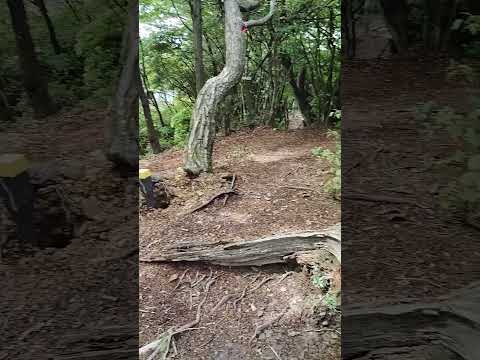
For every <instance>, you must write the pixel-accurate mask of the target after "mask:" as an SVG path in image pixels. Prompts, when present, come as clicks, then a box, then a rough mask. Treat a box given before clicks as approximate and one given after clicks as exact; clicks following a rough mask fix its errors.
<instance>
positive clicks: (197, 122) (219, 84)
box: [184, 0, 276, 176]
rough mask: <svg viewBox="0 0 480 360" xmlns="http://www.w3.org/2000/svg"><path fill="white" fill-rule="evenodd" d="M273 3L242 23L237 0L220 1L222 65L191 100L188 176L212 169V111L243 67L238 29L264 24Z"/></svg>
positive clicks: (273, 0) (242, 37)
mask: <svg viewBox="0 0 480 360" xmlns="http://www.w3.org/2000/svg"><path fill="white" fill-rule="evenodd" d="M275 5H276V0H270V11H269V13H268V15H266V16H264V17H263V18H261V19H255V20H249V21H247V22H243V20H242V14H241V12H240V5H239V2H238V0H225V1H224V5H223V7H224V11H225V15H224V18H225V48H226V57H225V67H224V68H223V70H222V72H221V73H220V74H219V75H217V76H215V77H213V78H211V79H209V80H208V81H207V82H206V83H205V85H204V87H203V88H202V89H201V90H200V92H199V94H198V96H197V100H196V102H195V107H194V110H193V116H192V121H191V122H190V134H189V138H188V142H187V147H186V156H185V164H184V170H185V172H186V173H187V174H189V175H190V176H198V175H199V174H200V173H202V172H210V171H211V170H212V152H213V142H214V139H215V128H216V119H215V118H216V116H215V115H216V111H217V108H218V105H219V103H220V102H221V101H222V100H223V99H224V98H225V96H226V95H227V93H228V91H229V90H230V89H232V88H233V87H234V86H235V85H236V84H238V82H239V81H240V79H241V78H242V74H243V70H244V67H245V52H246V47H245V34H244V33H243V31H242V29H243V28H244V27H245V28H248V27H252V26H257V25H263V24H265V23H266V22H267V21H269V20H270V18H271V17H272V16H273V13H274V11H275Z"/></svg>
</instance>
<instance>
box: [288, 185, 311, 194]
mask: <svg viewBox="0 0 480 360" xmlns="http://www.w3.org/2000/svg"><path fill="white" fill-rule="evenodd" d="M279 188H280V189H293V190H303V191H311V192H314V193H316V194H318V193H319V192H318V191H317V190H315V189H312V188H309V187H306V186H296V185H282V186H279Z"/></svg>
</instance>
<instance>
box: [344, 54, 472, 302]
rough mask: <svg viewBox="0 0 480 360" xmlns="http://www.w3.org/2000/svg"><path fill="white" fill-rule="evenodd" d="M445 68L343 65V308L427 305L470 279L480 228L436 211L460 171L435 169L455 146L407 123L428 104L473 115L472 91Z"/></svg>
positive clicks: (402, 62) (393, 62) (414, 63)
mask: <svg viewBox="0 0 480 360" xmlns="http://www.w3.org/2000/svg"><path fill="white" fill-rule="evenodd" d="M448 65H449V62H448V60H446V59H439V58H424V59H422V58H419V59H389V60H388V61H381V60H377V61H352V62H349V63H345V64H344V66H343V73H342V79H343V85H342V89H343V91H342V105H343V109H342V110H343V117H344V120H343V124H342V125H343V128H342V135H343V137H342V139H343V143H342V147H343V148H342V150H343V154H347V155H346V156H344V157H343V159H342V168H343V169H344V170H343V173H342V176H343V178H344V179H345V178H347V179H348V181H344V188H343V189H342V190H343V193H342V195H343V198H342V207H343V209H344V210H343V212H342V221H343V224H344V227H343V229H342V230H343V234H342V237H343V239H342V240H343V241H342V258H343V261H342V294H343V295H344V300H345V301H344V302H343V304H342V305H343V306H348V305H349V304H352V305H353V304H358V303H365V302H393V303H398V302H403V301H407V300H409V299H410V300H412V299H432V298H434V297H436V296H438V295H441V294H448V293H450V292H451V291H452V290H453V289H458V288H461V287H463V286H466V285H468V284H470V283H471V282H473V281H476V280H478V268H479V261H478V259H479V255H480V253H479V250H478V247H477V246H476V243H477V241H478V239H479V238H480V231H478V229H474V228H473V227H470V226H468V225H467V224H466V223H465V221H464V218H463V214H462V210H461V209H460V208H455V207H454V208H452V209H449V210H444V209H442V208H441V206H440V203H441V197H442V193H443V192H444V190H445V189H446V187H447V186H448V184H449V183H450V182H451V181H452V180H455V179H456V177H457V176H459V172H458V169H457V170H455V169H454V168H453V169H448V170H445V169H442V168H441V167H439V166H438V163H439V160H443V159H446V158H447V157H450V156H451V155H452V154H453V153H454V152H455V150H456V149H455V146H456V144H454V143H453V142H452V140H451V139H449V137H448V136H446V134H445V133H436V134H435V135H434V136H433V137H432V136H428V135H427V132H426V131H425V127H424V124H423V123H421V122H420V121H419V120H418V118H417V117H416V116H415V112H416V110H417V108H418V106H419V105H422V104H425V103H426V102H429V101H433V102H435V103H437V104H438V105H440V106H442V107H443V106H450V107H451V108H453V109H456V110H457V111H460V112H466V111H468V110H469V109H472V103H471V98H472V97H473V96H477V97H478V95H479V91H478V89H473V88H472V87H470V86H466V84H465V82H463V83H462V82H461V81H448V79H447V75H448V70H447V69H448ZM452 170H453V171H452ZM352 194H364V195H365V194H366V195H367V196H372V195H375V196H379V195H380V196H388V197H393V198H397V199H398V198H400V199H403V200H405V199H406V200H408V201H409V202H410V203H404V204H399V203H391V202H386V201H380V200H377V201H371V200H370V201H365V200H361V199H359V198H357V199H353V198H351V197H350V195H352ZM345 224H348V225H345ZM350 245H351V246H350Z"/></svg>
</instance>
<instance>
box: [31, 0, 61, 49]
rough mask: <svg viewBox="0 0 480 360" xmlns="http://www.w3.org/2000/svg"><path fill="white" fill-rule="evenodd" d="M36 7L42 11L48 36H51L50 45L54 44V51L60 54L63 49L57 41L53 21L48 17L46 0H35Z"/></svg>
mask: <svg viewBox="0 0 480 360" xmlns="http://www.w3.org/2000/svg"><path fill="white" fill-rule="evenodd" d="M34 3H35V5H36V6H37V7H38V9H39V10H40V13H41V14H42V17H43V19H44V20H45V24H46V25H47V28H48V34H49V35H50V43H51V44H52V47H53V51H54V52H55V54H57V55H58V54H60V53H61V52H62V47H61V46H60V43H59V42H58V39H57V34H56V32H55V27H54V26H53V23H52V19H50V15H48V10H47V7H46V6H45V1H44V0H34Z"/></svg>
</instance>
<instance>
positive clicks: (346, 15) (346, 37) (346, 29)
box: [341, 0, 356, 59]
mask: <svg viewBox="0 0 480 360" xmlns="http://www.w3.org/2000/svg"><path fill="white" fill-rule="evenodd" d="M341 7H342V37H343V41H342V46H343V55H344V56H345V57H346V58H347V59H353V58H354V57H355V45H356V38H355V19H354V18H353V16H354V14H353V0H345V1H342V5H341Z"/></svg>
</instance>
